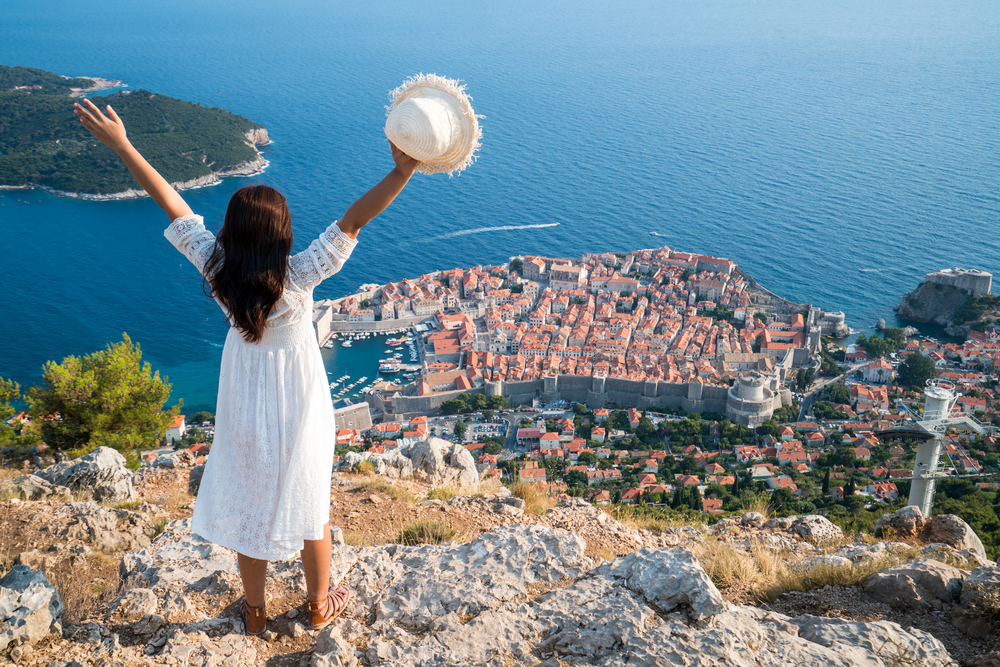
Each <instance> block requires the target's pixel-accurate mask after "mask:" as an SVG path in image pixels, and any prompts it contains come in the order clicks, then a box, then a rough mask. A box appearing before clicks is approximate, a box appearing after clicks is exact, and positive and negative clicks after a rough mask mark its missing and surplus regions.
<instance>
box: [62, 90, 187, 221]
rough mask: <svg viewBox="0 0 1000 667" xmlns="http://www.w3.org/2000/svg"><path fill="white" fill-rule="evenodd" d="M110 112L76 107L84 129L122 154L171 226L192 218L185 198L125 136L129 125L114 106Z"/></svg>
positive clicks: (91, 105)
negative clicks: (172, 223) (179, 219)
mask: <svg viewBox="0 0 1000 667" xmlns="http://www.w3.org/2000/svg"><path fill="white" fill-rule="evenodd" d="M84 105H86V106H84ZM107 112H108V115H107V116H105V115H104V114H103V113H101V110H100V109H98V108H97V106H96V105H95V104H94V103H93V102H91V101H90V100H88V99H85V100H83V105H81V104H74V105H73V113H75V114H76V117H77V118H79V119H80V122H81V123H83V126H84V127H85V128H87V130H88V131H89V132H90V133H91V134H92V135H94V138H95V139H97V140H98V141H100V142H101V143H102V144H104V145H105V146H107V147H108V148H110V149H111V150H113V151H114V152H115V153H117V154H118V157H119V158H121V160H122V162H124V163H125V166H126V167H128V170H129V171H130V172H132V176H134V177H135V180H137V181H139V185H141V186H142V189H143V190H145V191H146V192H148V193H149V196H150V197H152V198H153V201H155V202H156V203H157V204H159V205H160V208H162V209H163V210H164V212H165V213H166V214H167V216H168V217H169V218H170V221H171V222H173V221H174V220H176V219H177V218H180V217H182V216H185V215H191V207H190V206H188V205H187V202H185V201H184V198H183V197H181V196H180V195H179V194H178V193H177V191H176V190H174V189H173V188H172V187H171V186H170V184H169V183H167V181H166V179H165V178H163V176H160V173H159V172H158V171H156V170H155V169H153V167H152V166H151V165H150V164H149V163H148V162H146V158H144V157H142V155H140V154H139V151H137V150H136V149H135V147H134V146H133V145H132V144H131V142H129V140H128V138H127V137H126V135H125V124H124V123H122V121H121V119H120V118H119V117H118V114H116V113H115V110H114V109H112V108H111V105H110V104H109V105H108V106H107Z"/></svg>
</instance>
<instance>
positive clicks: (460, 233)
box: [435, 222, 560, 240]
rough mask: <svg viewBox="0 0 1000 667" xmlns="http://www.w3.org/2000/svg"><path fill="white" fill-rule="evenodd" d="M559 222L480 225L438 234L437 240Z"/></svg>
mask: <svg viewBox="0 0 1000 667" xmlns="http://www.w3.org/2000/svg"><path fill="white" fill-rule="evenodd" d="M559 224H560V223H558V222H547V223H545V224H541V225H503V226H502V227H479V228H478V229H463V230H461V231H458V232H451V233H450V234H445V235H444V236H438V237H437V239H435V240H440V239H450V238H454V237H456V236H467V235H469V234H485V233H486V232H510V231H514V230H516V229H541V228H543V227H558V226H559Z"/></svg>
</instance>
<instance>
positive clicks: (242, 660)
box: [157, 630, 257, 667]
mask: <svg viewBox="0 0 1000 667" xmlns="http://www.w3.org/2000/svg"><path fill="white" fill-rule="evenodd" d="M157 658H158V659H157V663H160V664H179V665H206V666H207V665H220V666H221V665H226V667H256V665H257V649H256V647H255V646H254V644H253V642H252V641H251V640H250V638H249V637H246V636H243V635H238V634H227V635H224V636H222V637H217V638H211V637H209V636H208V635H207V634H205V633H204V632H190V633H188V632H182V631H180V630H175V631H174V632H173V634H171V636H170V638H169V639H168V640H167V642H166V644H165V645H164V646H163V651H162V653H160V655H159V656H157Z"/></svg>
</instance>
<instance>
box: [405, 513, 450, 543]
mask: <svg viewBox="0 0 1000 667" xmlns="http://www.w3.org/2000/svg"><path fill="white" fill-rule="evenodd" d="M457 532H458V531H456V530H455V529H454V528H452V527H451V526H449V525H448V524H445V523H442V522H441V521H435V520H434V519H424V520H422V521H415V522H413V523H411V524H409V525H407V526H406V527H405V528H403V530H401V531H399V536H398V537H397V538H396V541H397V542H399V543H400V544H406V545H409V546H412V545H414V544H444V543H445V542H451V541H452V540H453V539H455V535H456V534H457Z"/></svg>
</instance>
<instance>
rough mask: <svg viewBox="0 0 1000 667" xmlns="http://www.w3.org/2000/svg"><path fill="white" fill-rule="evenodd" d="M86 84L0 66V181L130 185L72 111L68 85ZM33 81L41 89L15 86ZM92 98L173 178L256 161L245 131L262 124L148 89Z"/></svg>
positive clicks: (85, 190)
mask: <svg viewBox="0 0 1000 667" xmlns="http://www.w3.org/2000/svg"><path fill="white" fill-rule="evenodd" d="M88 83H92V82H91V81H90V80H89V79H64V78H62V77H60V76H58V75H56V74H52V73H50V72H44V71H42V70H35V69H30V68H23V67H17V68H12V67H3V66H0V185H5V186H25V185H27V186H43V187H47V188H51V189H54V190H59V191H63V192H75V193H82V194H104V195H106V194H113V193H118V192H123V191H125V190H128V189H129V188H134V187H136V184H135V181H134V180H133V179H132V176H131V175H130V174H129V172H128V170H127V169H126V168H125V167H124V166H123V165H122V163H121V161H120V160H119V159H118V157H117V156H116V155H115V154H114V152H113V151H112V150H111V149H109V148H107V147H106V146H104V145H102V144H100V143H99V142H97V141H96V140H94V139H93V138H92V137H91V136H90V134H89V133H87V131H86V130H85V129H84V128H83V126H82V125H81V124H80V122H79V121H78V120H77V119H76V117H75V116H74V115H73V113H72V108H73V99H72V98H70V97H69V93H70V87H71V86H72V87H87V86H86V84H88ZM34 85H40V86H41V89H36V90H13V88H15V87H17V86H34ZM91 99H93V101H94V103H95V104H96V105H98V106H99V107H103V106H104V105H106V104H111V105H112V106H113V107H114V108H115V111H117V112H118V114H119V116H121V118H122V120H123V121H124V122H125V126H126V128H127V129H128V135H129V139H130V140H131V141H132V143H133V145H135V147H136V148H137V149H138V150H139V152H141V153H142V154H143V155H144V156H145V157H146V158H147V159H148V160H149V162H150V163H151V164H152V165H153V166H154V167H155V168H156V169H158V170H159V171H160V173H162V174H163V175H164V177H165V178H166V179H167V180H168V181H169V182H171V183H176V182H184V181H190V180H193V179H197V178H200V177H204V176H210V175H211V174H213V173H217V172H220V171H226V170H230V169H233V168H235V167H237V166H239V165H242V164H245V163H248V162H253V161H254V160H257V159H258V155H257V152H256V150H255V149H254V147H253V146H252V145H251V144H250V142H249V141H248V139H247V136H246V135H247V133H248V132H252V131H256V130H263V128H262V127H261V126H260V125H258V124H256V123H254V122H252V121H250V120H247V119H246V118H243V117H242V116H238V115H235V114H231V113H229V112H228V111H226V110H224V109H218V108H215V107H203V106H201V105H199V104H194V103H192V102H186V101H184V100H179V99H174V98H171V97H166V96H163V95H157V94H155V93H151V92H149V91H146V90H135V91H121V92H118V93H115V94H113V95H110V96H108V97H93V98H91Z"/></svg>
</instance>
